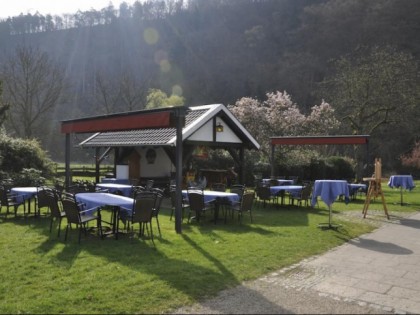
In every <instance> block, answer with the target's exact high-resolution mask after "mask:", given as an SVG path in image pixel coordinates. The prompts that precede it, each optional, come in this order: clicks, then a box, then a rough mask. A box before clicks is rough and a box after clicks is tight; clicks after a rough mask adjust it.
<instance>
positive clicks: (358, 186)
mask: <svg viewBox="0 0 420 315" xmlns="http://www.w3.org/2000/svg"><path fill="white" fill-rule="evenodd" d="M359 189H360V190H362V191H366V189H367V186H366V184H349V193H350V195H354V194H356V193H357V192H358V191H359Z"/></svg>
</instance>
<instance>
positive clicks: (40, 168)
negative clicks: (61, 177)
mask: <svg viewBox="0 0 420 315" xmlns="http://www.w3.org/2000/svg"><path fill="white" fill-rule="evenodd" d="M0 169H1V173H0V176H1V179H6V178H12V179H13V180H17V181H19V182H22V181H25V180H24V179H23V178H24V177H25V176H27V177H28V179H27V182H31V183H35V182H37V181H43V180H45V178H51V176H52V174H53V163H52V161H51V160H50V159H49V158H48V157H47V153H46V152H45V151H44V150H43V149H42V148H41V146H40V144H39V142H38V141H37V140H34V139H32V140H27V139H21V138H12V137H10V136H8V135H6V134H5V133H4V132H0ZM15 185H17V183H15Z"/></svg>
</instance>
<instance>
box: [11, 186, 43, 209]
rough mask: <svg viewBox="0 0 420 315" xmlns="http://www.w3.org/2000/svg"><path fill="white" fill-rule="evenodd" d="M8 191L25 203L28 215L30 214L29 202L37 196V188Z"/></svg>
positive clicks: (14, 188) (18, 188) (16, 188)
mask: <svg viewBox="0 0 420 315" xmlns="http://www.w3.org/2000/svg"><path fill="white" fill-rule="evenodd" d="M10 191H11V192H12V193H13V194H15V195H16V198H18V199H20V201H27V203H28V213H31V200H32V199H33V198H35V196H36V195H37V193H38V187H13V188H12V189H11V190H10ZM35 214H36V210H35Z"/></svg>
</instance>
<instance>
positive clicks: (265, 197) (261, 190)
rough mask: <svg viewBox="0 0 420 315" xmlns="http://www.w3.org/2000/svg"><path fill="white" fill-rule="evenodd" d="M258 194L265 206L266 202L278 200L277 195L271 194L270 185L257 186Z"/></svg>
mask: <svg viewBox="0 0 420 315" xmlns="http://www.w3.org/2000/svg"><path fill="white" fill-rule="evenodd" d="M256 194H257V197H258V199H259V200H260V201H263V205H264V207H265V205H266V202H272V203H274V201H275V200H276V197H275V196H273V195H272V194H271V191H270V187H268V186H259V187H257V188H256Z"/></svg>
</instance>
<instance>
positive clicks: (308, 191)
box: [289, 185, 312, 207]
mask: <svg viewBox="0 0 420 315" xmlns="http://www.w3.org/2000/svg"><path fill="white" fill-rule="evenodd" d="M311 196H312V186H311V185H307V186H303V188H302V190H301V191H300V192H299V193H298V194H296V195H294V194H290V195H289V204H291V205H294V202H295V200H296V204H297V205H298V206H301V205H302V202H304V203H305V207H308V206H309V202H310V200H311Z"/></svg>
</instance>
